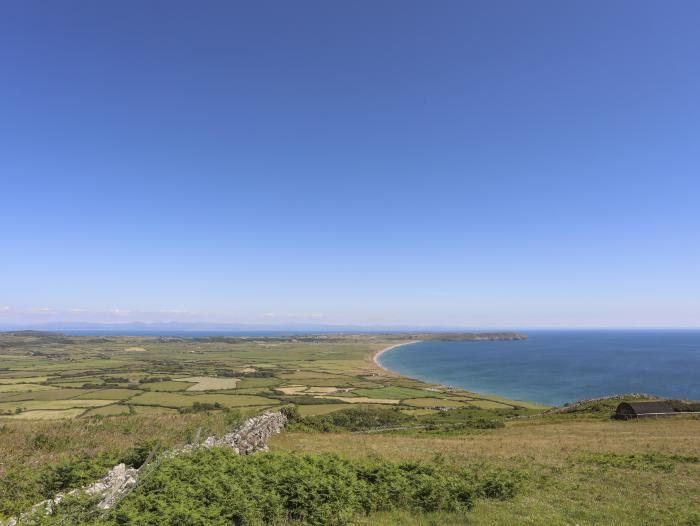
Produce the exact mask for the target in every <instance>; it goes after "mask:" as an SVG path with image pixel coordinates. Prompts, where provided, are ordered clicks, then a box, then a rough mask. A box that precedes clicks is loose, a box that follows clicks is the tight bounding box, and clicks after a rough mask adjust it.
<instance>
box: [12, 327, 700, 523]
mask: <svg viewBox="0 0 700 526" xmlns="http://www.w3.org/2000/svg"><path fill="white" fill-rule="evenodd" d="M421 336H422V338H423V339H424V338H426V337H429V335H421ZM405 340H406V336H405V335H379V334H377V335H321V336H308V337H289V338H285V337H277V338H272V337H262V338H252V337H251V338H234V337H213V338H197V339H186V338H155V337H100V338H93V337H69V336H62V335H55V334H44V333H32V332H29V333H5V334H1V333H0V354H2V370H0V518H2V517H8V516H11V515H14V514H17V513H19V512H21V511H23V510H26V509H28V507H30V506H31V505H32V504H34V503H35V502H38V501H40V500H41V499H43V498H44V497H45V496H47V495H48V494H53V493H52V492H55V490H54V489H53V488H54V487H55V486H47V484H48V483H49V482H50V481H55V480H56V476H58V475H57V474H60V475H61V477H64V478H66V477H67V478H66V481H67V482H66V484H67V486H66V487H65V489H70V488H72V487H76V485H78V486H79V485H80V484H83V483H85V482H89V481H91V480H95V479H97V478H99V477H100V476H102V474H103V473H104V472H105V471H106V470H107V469H109V468H110V467H111V466H112V465H114V464H115V463H117V462H119V461H121V460H120V459H122V458H129V455H130V454H131V453H130V452H132V451H133V450H134V448H137V447H139V445H143V444H146V445H150V446H149V447H152V446H153V444H155V443H160V444H161V445H162V447H164V448H168V447H173V446H176V445H182V444H184V443H187V442H189V441H191V440H193V437H204V436H208V435H211V434H223V433H225V432H227V431H229V430H230V429H231V428H232V427H234V426H235V425H236V424H237V423H238V422H240V421H241V419H243V418H245V417H247V416H250V415H253V414H256V413H259V412H261V411H263V410H265V409H266V408H285V411H291V413H290V415H292V417H291V418H292V421H291V422H290V424H289V425H288V426H287V430H286V431H285V432H284V433H283V434H281V435H279V436H277V437H275V438H274V439H273V441H272V443H271V448H272V449H273V450H274V451H277V452H279V453H290V452H291V453H295V454H297V453H314V454H316V453H333V454H337V455H340V458H342V459H367V462H370V463H373V462H384V461H386V462H399V463H401V462H421V463H425V464H426V465H435V466H442V467H440V469H446V470H447V471H448V472H450V473H452V471H451V470H456V469H464V470H467V472H468V473H472V474H473V475H470V477H472V478H473V480H471V482H470V484H474V485H476V486H478V485H479V484H486V482H484V480H486V479H484V480H481V479H480V478H479V477H482V478H483V477H486V478H488V480H489V481H490V482H488V484H495V485H496V486H494V487H495V488H496V489H493V491H494V492H495V493H493V495H500V496H498V497H493V496H491V497H489V496H488V494H484V495H481V496H479V495H478V494H476V496H475V497H474V500H473V507H472V508H471V509H470V510H469V511H465V510H461V511H460V512H454V511H450V510H449V509H446V508H445V507H444V506H443V505H441V504H435V508H434V511H430V509H429V506H428V507H426V506H423V507H421V508H420V509H417V510H414V511H412V512H408V511H402V509H400V508H401V507H400V506H398V507H396V508H392V509H382V510H376V511H374V512H372V513H370V514H369V515H362V514H360V515H356V516H353V518H352V520H350V522H348V524H357V525H370V524H371V525H375V524H385V525H394V524H401V525H403V524H410V525H432V524H478V525H482V524H483V525H491V524H495V525H499V524H531V525H550V524H551V525H562V526H564V525H571V524H580V525H598V524H615V525H617V524H621V525H637V524H643V525H647V524H648V525H659V524H660V525H674V526H675V525H692V524H700V492H698V491H697V488H698V487H700V441H699V440H698V439H697V437H698V436H700V419H698V418H697V417H694V416H686V417H677V418H676V417H674V418H671V419H667V420H654V421H646V422H618V421H614V420H611V418H610V415H611V414H612V412H613V410H614V407H615V404H617V403H618V400H610V401H604V402H598V403H591V404H588V405H585V404H584V405H583V406H581V407H577V408H576V410H575V411H573V410H572V411H569V412H564V413H557V414H541V413H542V411H543V410H545V409H547V408H546V407H544V406H541V405H539V404H533V403H528V402H520V401H513V400H507V399H503V398H500V397H498V396H493V395H483V394H478V393H472V392H467V391H463V390H459V389H453V388H447V387H444V386H438V385H433V384H428V383H424V382H421V381H419V380H415V379H409V378H403V377H401V376H398V375H396V374H393V373H388V372H386V371H383V370H381V369H379V368H378V367H377V366H376V365H375V364H374V362H373V361H372V359H371V357H372V354H373V353H374V352H376V351H378V350H380V349H382V348H385V347H387V346H389V345H392V344H395V343H397V342H401V341H405ZM192 387H196V388H197V389H201V390H195V391H193V390H192V389H190V388H192ZM222 388H225V389H223V390H222ZM280 458H281V460H280V462H282V464H283V465H288V464H289V463H291V464H289V465H292V464H294V462H296V461H295V460H294V458H293V457H291V458H289V459H288V458H287V457H280ZM324 458H326V457H324ZM363 462H364V460H363ZM368 465H369V464H368ZM71 474H72V475H71ZM69 475H70V476H69ZM71 476H75V477H78V478H70V477H71ZM217 476H218V475H217ZM80 477H86V478H84V479H83V478H80ZM480 480H481V481H480ZM54 483H55V482H54ZM476 486H475V487H476ZM501 486H503V487H501ZM505 487H507V488H509V489H508V491H507V492H506V493H502V490H503V488H505ZM498 488H501V489H498ZM175 489H176V488H173V490H175ZM180 489H182V488H180ZM195 490H197V488H192V489H189V490H187V492H186V494H190V492H191V491H195ZM178 491H179V490H178ZM489 491H491V490H489ZM314 494H315V493H314ZM322 494H323V493H322V492H321V493H319V494H315V495H316V496H317V497H318V495H322ZM319 498H320V497H319ZM339 498H340V497H339ZM343 498H344V497H343ZM129 502H130V501H128V499H127V502H126V503H125V504H124V506H126V507H125V509H127V508H128V506H131V505H132V504H130V503H129ZM193 505H194V504H193ZM197 505H199V504H197ZM195 506H196V505H195ZM441 506H442V507H441ZM113 518H114V517H112V518H109V520H108V521H107V522H106V523H95V524H101V525H103V524H112V523H113V522H110V521H112V519H113ZM115 520H116V519H115ZM65 523H76V521H75V520H74V519H70V520H68V519H67V522H65ZM77 523H80V521H78V522H77ZM85 523H86V524H87V523H91V522H89V521H88V522H85ZM183 524H186V522H185V523H183ZM290 524H291V523H290ZM296 524H299V523H298V522H297V523H296Z"/></svg>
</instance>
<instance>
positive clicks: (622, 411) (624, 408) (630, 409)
mask: <svg viewBox="0 0 700 526" xmlns="http://www.w3.org/2000/svg"><path fill="white" fill-rule="evenodd" d="M675 414H677V413H676V411H675V409H673V407H671V404H669V403H668V402H661V401H659V402H622V403H621V404H620V405H618V406H617V409H616V410H615V416H616V417H617V418H624V419H629V418H648V417H652V416H668V415H675Z"/></svg>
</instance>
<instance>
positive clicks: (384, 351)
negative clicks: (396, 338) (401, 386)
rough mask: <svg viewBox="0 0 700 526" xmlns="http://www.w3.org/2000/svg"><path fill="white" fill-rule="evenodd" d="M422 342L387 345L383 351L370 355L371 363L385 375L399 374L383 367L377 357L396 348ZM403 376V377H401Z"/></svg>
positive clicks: (413, 341)
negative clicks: (385, 373) (384, 372)
mask: <svg viewBox="0 0 700 526" xmlns="http://www.w3.org/2000/svg"><path fill="white" fill-rule="evenodd" d="M422 341H423V340H411V341H408V342H402V343H395V344H394V345H389V347H384V348H383V349H379V350H378V351H375V353H374V354H373V355H372V361H373V362H374V365H376V366H377V367H379V368H380V369H382V370H383V371H386V372H387V373H392V374H400V373H397V372H396V371H392V370H390V369H387V368H386V367H384V366H383V365H382V364H381V363H379V357H380V356H381V355H382V354H384V353H386V352H389V351H393V350H394V349H396V348H397V347H403V346H404V345H411V344H412V343H420V342H422ZM401 376H403V375H401Z"/></svg>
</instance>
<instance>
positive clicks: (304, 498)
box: [46, 448, 518, 526]
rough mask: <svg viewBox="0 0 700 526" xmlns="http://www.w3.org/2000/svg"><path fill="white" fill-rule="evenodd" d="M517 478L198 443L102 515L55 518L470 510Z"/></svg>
mask: <svg viewBox="0 0 700 526" xmlns="http://www.w3.org/2000/svg"><path fill="white" fill-rule="evenodd" d="M517 486H518V482H517V477H516V476H514V475H513V474H511V473H507V472H498V473H496V472H494V473H492V474H490V476H488V477H481V478H477V477H476V476H475V475H474V473H472V472H471V471H469V470H467V469H453V468H448V467H447V466H446V465H445V464H444V463H442V462H437V463H415V462H404V463H394V462H390V461H386V460H380V459H376V458H374V459H362V460H350V459H345V458H341V457H339V456H337V455H332V454H320V455H295V454H291V453H271V454H265V455H253V456H248V457H240V456H238V455H236V454H234V453H233V452H231V451H230V450H228V449H218V448H216V449H211V450H199V451H196V452H194V453H193V454H190V455H184V456H181V457H177V458H175V459H171V460H168V461H165V462H164V463H163V464H161V466H160V467H159V469H158V470H157V471H156V472H154V473H153V476H152V477H150V478H148V479H147V480H146V481H145V482H144V483H143V484H142V485H140V486H139V487H138V488H137V489H136V490H135V491H134V492H133V493H131V494H130V495H128V496H127V497H126V498H125V499H124V500H123V501H122V502H121V503H120V505H119V506H118V507H117V508H116V509H115V510H113V511H112V513H111V514H110V515H109V516H107V517H106V518H100V519H98V518H97V517H95V518H92V519H87V520H86V517H85V508H84V507H80V506H76V503H75V502H69V503H68V505H67V506H66V507H64V508H63V509H59V510H58V513H57V514H56V516H55V520H54V519H52V518H49V519H48V520H47V521H46V523H47V524H53V523H55V521H64V522H65V521H70V520H71V517H72V516H73V517H75V516H76V514H77V515H79V516H80V517H81V520H82V522H83V523H88V524H89V523H93V524H105V525H106V524H110V525H113V524H139V525H162V524H178V525H195V524H207V525H222V526H223V525H230V524H237V525H242V526H243V525H251V526H252V525H263V524H265V525H268V524H288V523H289V522H290V521H291V522H294V523H299V524H312V525H324V526H342V525H346V524H350V523H352V522H354V521H355V520H356V519H358V518H360V517H362V516H366V515H368V514H371V513H374V512H379V511H390V510H397V509H402V510H413V511H415V512H440V511H445V512H461V513H463V512H466V511H468V510H469V509H471V507H472V505H473V504H474V501H475V499H477V498H480V497H481V498H488V499H509V498H511V497H512V496H514V494H515V492H516V488H517Z"/></svg>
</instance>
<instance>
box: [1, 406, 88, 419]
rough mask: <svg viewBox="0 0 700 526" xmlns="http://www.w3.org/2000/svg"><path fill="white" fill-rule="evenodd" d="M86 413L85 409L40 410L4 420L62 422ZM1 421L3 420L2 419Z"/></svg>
mask: <svg viewBox="0 0 700 526" xmlns="http://www.w3.org/2000/svg"><path fill="white" fill-rule="evenodd" d="M84 412H85V409H84V408H76V409H59V410H56V411H51V410H44V409H40V410H37V411H27V412H25V413H19V414H18V415H12V416H9V417H2V418H9V419H10V420H61V419H63V418H75V417H76V416H80V415H81V414H82V413H84ZM0 421H2V420H1V419H0Z"/></svg>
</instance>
